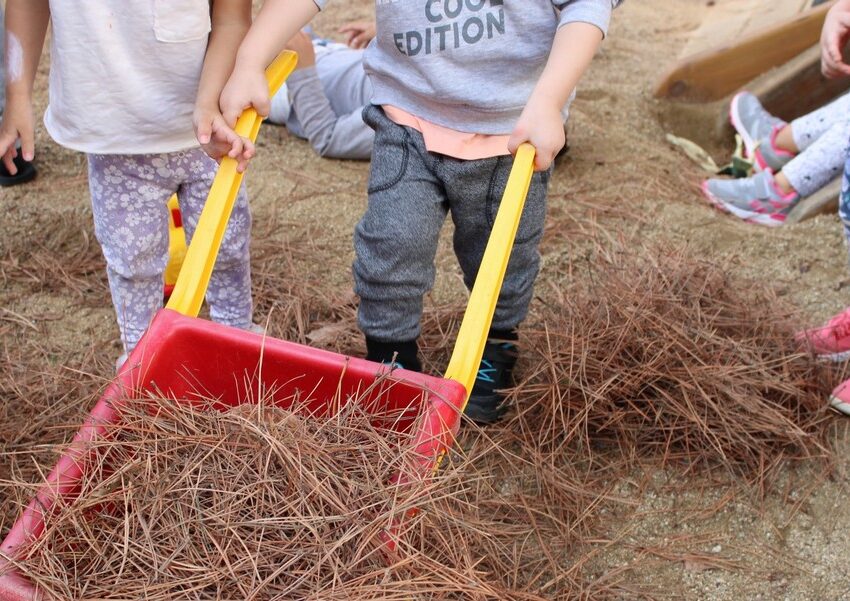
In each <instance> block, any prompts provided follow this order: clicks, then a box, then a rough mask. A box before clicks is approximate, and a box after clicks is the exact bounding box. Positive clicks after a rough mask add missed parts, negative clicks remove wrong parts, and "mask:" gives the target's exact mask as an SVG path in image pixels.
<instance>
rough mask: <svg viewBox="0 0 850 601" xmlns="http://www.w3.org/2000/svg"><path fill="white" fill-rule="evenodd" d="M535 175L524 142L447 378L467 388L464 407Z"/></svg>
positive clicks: (529, 150) (531, 155)
mask: <svg viewBox="0 0 850 601" xmlns="http://www.w3.org/2000/svg"><path fill="white" fill-rule="evenodd" d="M533 174H534V147H533V146H531V145H530V144H522V145H521V146H520V147H519V149H518V150H517V153H516V158H515V159H514V165H513V168H512V169H511V174H510V177H509V178H508V184H507V186H506V188H505V193H504V195H503V196H502V202H501V204H500V205H499V211H498V213H497V214H496V220H495V222H494V223H493V230H492V232H491V233H490V239H489V240H488V241H487V248H486V249H485V250H484V256H483V258H482V259H481V266H480V267H479V269H478V276H477V277H476V278H475V285H474V286H473V287H472V293H471V294H470V296H469V303H468V304H467V307H466V313H464V315H463V321H462V322H461V324H460V331H459V332H458V335H457V342H455V348H454V352H453V353H452V358H451V360H450V361H449V367H448V369H447V370H446V376H445V377H446V378H448V379H451V380H455V381H457V382H460V383H461V384H463V386H464V388H466V400H465V401H464V409H465V408H466V403H467V402H468V401H469V393H470V391H471V390H472V385H473V384H474V383H475V377H476V376H477V374H478V365H479V363H481V356H482V355H483V353H484V345H485V343H486V342H487V334H488V333H489V331H490V324H491V323H492V321H493V312H494V311H495V310H496V301H498V300H499V292H500V291H501V290H502V282H503V280H504V279H505V271H506V270H507V267H508V260H509V259H510V257H511V250H512V249H513V245H514V238H515V237H516V233H517V228H518V227H519V220H520V217H522V209H523V207H524V206H525V197H526V195H527V194H528V188H529V186H530V185H531V177H532V175H533Z"/></svg>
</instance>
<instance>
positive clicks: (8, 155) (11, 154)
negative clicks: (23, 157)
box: [3, 146, 18, 175]
mask: <svg viewBox="0 0 850 601" xmlns="http://www.w3.org/2000/svg"><path fill="white" fill-rule="evenodd" d="M16 156H18V152H17V151H16V150H15V147H14V146H12V147H10V148H9V149H8V150H7V151H6V152H5V153H4V154H3V164H4V165H5V166H6V171H8V172H9V175H17V174H18V168H17V167H16V166H15V162H14V161H13V160H12V159H14V158H15V157H16Z"/></svg>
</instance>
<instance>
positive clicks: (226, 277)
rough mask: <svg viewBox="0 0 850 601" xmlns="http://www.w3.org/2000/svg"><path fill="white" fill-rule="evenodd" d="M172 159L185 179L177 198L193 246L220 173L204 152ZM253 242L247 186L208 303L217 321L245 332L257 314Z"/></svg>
mask: <svg viewBox="0 0 850 601" xmlns="http://www.w3.org/2000/svg"><path fill="white" fill-rule="evenodd" d="M172 157H173V158H172V161H173V164H174V167H173V169H174V170H175V171H178V172H179V173H180V174H181V175H183V180H182V181H183V183H182V184H181V185H180V189H179V190H178V192H177V197H178V200H179V202H180V211H181V213H182V214H183V227H184V228H185V230H186V240H187V242H190V241H191V239H192V235H193V234H194V233H195V228H196V227H197V226H198V219H199V217H200V216H201V210H202V209H203V208H204V203H205V202H206V200H207V195H208V194H209V191H210V187H211V186H212V182H213V179H215V174H216V172H217V171H218V164H217V163H216V162H215V161H214V160H212V159H211V158H209V157H208V156H207V155H206V154H205V153H204V152H203V151H202V150H200V149H194V150H188V151H185V152H180V153H173V155H172ZM250 238H251V213H250V211H249V210H248V195H247V193H246V191H245V186H244V184H243V185H242V187H241V188H240V189H239V194H238V196H237V197H236V202H235V203H234V205H233V212H232V213H231V215H230V221H229V222H228V223H227V229H226V230H225V231H224V239H223V240H222V242H221V248H220V249H219V251H218V257H217V259H216V263H215V267H214V268H213V272H212V275H211V277H210V285H209V288H208V289H207V302H208V303H209V305H210V317H212V319H213V321H216V322H218V323H223V324H225V325H229V326H233V327H236V328H241V329H243V330H244V329H247V328H249V327H250V326H251V325H252V321H251V319H252V312H253V303H252V299H251V265H250V251H249V242H250Z"/></svg>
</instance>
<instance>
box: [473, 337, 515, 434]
mask: <svg viewBox="0 0 850 601" xmlns="http://www.w3.org/2000/svg"><path fill="white" fill-rule="evenodd" d="M490 334H491V336H490V337H489V338H488V339H487V344H486V345H485V346H484V355H483V356H482V357H481V365H480V366H479V368H478V376H477V377H476V378H475V384H474V385H473V386H472V392H471V393H470V395H469V402H468V403H467V404H466V409H465V410H464V414H466V416H467V417H468V418H469V419H471V420H472V421H474V422H475V423H477V424H492V423H494V422H497V421H499V420H500V419H501V417H502V415H504V413H505V407H503V406H502V403H503V402H504V400H505V396H504V395H503V394H501V393H499V392H497V391H499V390H503V389H505V388H510V387H511V386H513V384H514V379H513V371H514V366H515V365H516V361H517V357H518V355H519V350H518V349H517V345H516V342H515V341H516V332H513V331H510V332H499V334H502V335H501V336H496V334H497V333H496V332H493V331H491V332H490Z"/></svg>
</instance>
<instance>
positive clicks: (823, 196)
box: [785, 177, 841, 224]
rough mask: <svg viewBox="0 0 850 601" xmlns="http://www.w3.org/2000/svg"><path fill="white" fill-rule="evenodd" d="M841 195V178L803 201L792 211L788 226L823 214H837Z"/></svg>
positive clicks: (786, 220) (787, 218)
mask: <svg viewBox="0 0 850 601" xmlns="http://www.w3.org/2000/svg"><path fill="white" fill-rule="evenodd" d="M839 194H841V178H840V177H839V178H836V179H835V180H834V181H833V182H831V183H829V184H827V185H826V186H824V187H823V188H821V189H820V190H818V191H817V192H815V193H814V194H812V195H811V196H809V197H807V198H804V199H802V200H801V201H800V202H799V203H797V206H796V207H794V208H793V209H791V212H790V213H788V217H786V218H785V223H786V224H793V223H800V222H801V221H805V220H806V219H811V218H812V217H816V216H817V215H822V214H823V213H835V212H837V211H838V196H839Z"/></svg>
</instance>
